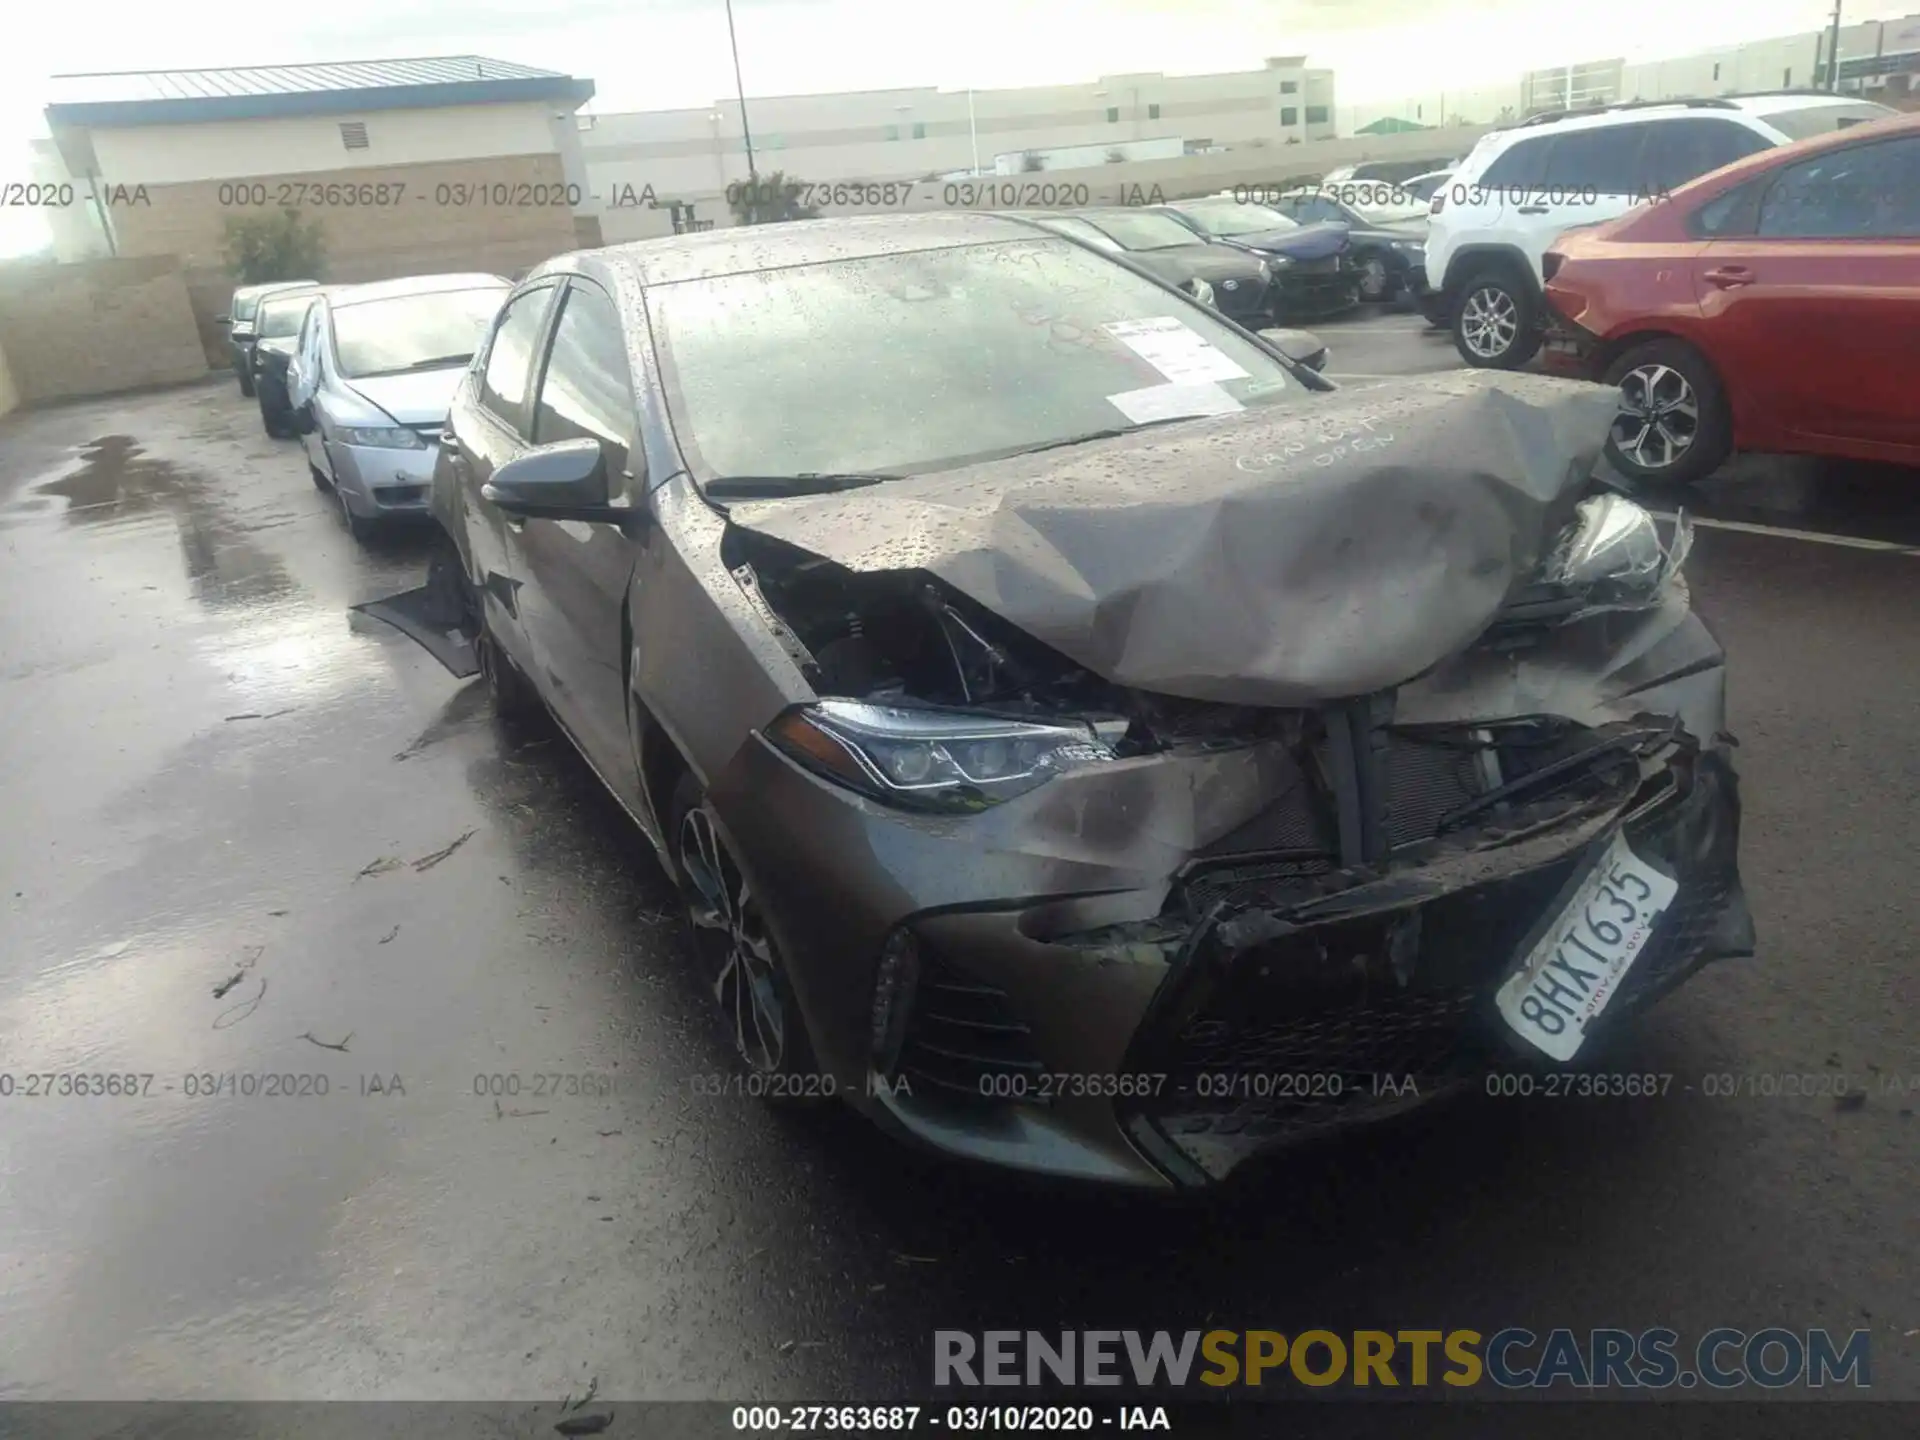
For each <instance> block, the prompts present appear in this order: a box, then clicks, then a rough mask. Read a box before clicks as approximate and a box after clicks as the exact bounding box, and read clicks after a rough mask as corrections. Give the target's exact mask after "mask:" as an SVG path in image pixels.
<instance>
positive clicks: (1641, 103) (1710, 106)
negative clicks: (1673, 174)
mask: <svg viewBox="0 0 1920 1440" xmlns="http://www.w3.org/2000/svg"><path fill="white" fill-rule="evenodd" d="M1873 103H1875V102H1873V101H1870V100H1867V99H1865V97H1863V96H1859V95H1835V94H1831V93H1829V92H1826V91H1821V92H1819V93H1818V94H1808V93H1807V92H1805V91H1798V90H1783V91H1777V92H1774V93H1770V94H1760V95H1725V96H1717V97H1714V98H1711V99H1698V100H1634V101H1629V102H1627V103H1626V104H1623V105H1608V106H1602V107H1601V108H1600V109H1597V110H1576V111H1572V112H1569V113H1568V114H1565V115H1553V114H1551V112H1550V113H1549V115H1548V116H1541V117H1536V118H1535V119H1533V120H1532V121H1530V122H1527V123H1524V124H1520V125H1514V126H1511V127H1509V128H1507V129H1505V130H1495V131H1494V132H1493V133H1492V134H1490V135H1483V136H1481V137H1480V142H1479V144H1477V145H1475V146H1474V149H1475V150H1476V151H1478V150H1480V149H1481V148H1482V147H1488V148H1492V147H1491V146H1490V145H1489V142H1492V145H1494V146H1498V147H1499V148H1502V149H1504V148H1505V146H1506V144H1507V143H1508V142H1511V141H1514V140H1518V139H1521V138H1522V137H1525V136H1529V135H1557V134H1560V133H1562V132H1563V131H1568V130H1591V129H1597V128H1600V127H1603V126H1607V125H1631V124H1637V123H1638V122H1640V121H1642V120H1664V119H1671V118H1672V117H1674V116H1676V115H1695V116H1712V115H1716V114H1718V115H1727V114H1730V113H1731V114H1740V115H1748V116H1753V117H1756V118H1758V117H1760V116H1765V115H1779V114H1782V113H1784V112H1786V111H1790V110H1820V109H1826V108H1829V107H1834V106H1847V107H1852V106H1858V105H1862V104H1873Z"/></svg>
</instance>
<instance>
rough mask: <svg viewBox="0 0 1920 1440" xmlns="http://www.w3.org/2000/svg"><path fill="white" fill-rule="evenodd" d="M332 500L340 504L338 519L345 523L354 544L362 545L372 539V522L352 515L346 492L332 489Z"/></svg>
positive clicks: (335, 487)
mask: <svg viewBox="0 0 1920 1440" xmlns="http://www.w3.org/2000/svg"><path fill="white" fill-rule="evenodd" d="M333 494H334V498H335V499H337V500H338V501H339V502H340V518H341V519H342V520H344V521H345V522H346V525H347V534H349V535H351V536H352V537H353V538H354V541H355V543H356V544H360V545H364V544H366V543H367V541H368V540H369V539H370V538H372V535H373V531H374V522H373V521H371V520H368V519H365V518H363V517H362V516H359V515H356V514H354V513H353V506H351V505H349V504H348V503H347V492H346V491H344V490H342V489H341V488H340V487H339V486H338V485H336V486H334V487H333Z"/></svg>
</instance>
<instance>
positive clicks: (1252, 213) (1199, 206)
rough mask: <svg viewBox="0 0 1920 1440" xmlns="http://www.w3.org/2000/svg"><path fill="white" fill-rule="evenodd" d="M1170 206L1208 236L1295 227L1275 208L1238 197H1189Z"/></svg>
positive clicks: (1247, 233)
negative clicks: (1208, 198)
mask: <svg viewBox="0 0 1920 1440" xmlns="http://www.w3.org/2000/svg"><path fill="white" fill-rule="evenodd" d="M1173 208H1174V209H1176V210H1178V211H1179V212H1180V213H1181V214H1182V215H1190V216H1192V217H1193V219H1194V220H1196V221H1197V222H1199V225H1200V228H1201V229H1202V230H1205V231H1206V232H1207V233H1208V234H1209V235H1253V234H1256V233H1258V232H1259V231H1261V230H1293V229H1297V228H1298V227H1297V226H1296V225H1295V224H1294V222H1293V221H1291V220H1289V219H1288V218H1287V217H1286V216H1284V215H1282V214H1281V213H1280V212H1279V211H1278V210H1269V209H1268V208H1267V207H1266V206H1264V205H1248V204H1243V203H1242V202H1240V201H1238V200H1189V201H1187V202H1185V203H1184V204H1181V205H1176V206H1174V207H1173Z"/></svg>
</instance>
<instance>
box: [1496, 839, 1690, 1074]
mask: <svg viewBox="0 0 1920 1440" xmlns="http://www.w3.org/2000/svg"><path fill="white" fill-rule="evenodd" d="M1679 890H1680V887H1679V885H1678V884H1676V883H1675V882H1674V881H1673V880H1671V879H1669V878H1668V877H1667V876H1665V875H1662V874H1661V873H1660V872H1659V871H1658V870H1656V869H1654V868H1653V866H1651V865H1649V864H1647V862H1646V861H1644V860H1642V859H1641V858H1640V857H1639V856H1637V855H1635V854H1634V853H1633V850H1632V848H1631V847H1630V846H1629V845H1628V844H1627V838H1626V836H1625V835H1615V836H1614V837H1613V843H1612V844H1610V845H1609V846H1608V847H1607V849H1606V853H1605V854H1603V855H1602V856H1601V857H1600V859H1599V861H1598V862H1597V863H1596V864H1595V865H1594V867H1593V868H1592V869H1591V870H1589V871H1588V872H1587V876H1586V878H1585V879H1584V880H1583V881H1582V882H1581V884H1580V888H1579V889H1578V890H1576V891H1575V892H1574V895H1573V898H1572V899H1571V900H1570V901H1568V902H1567V904H1566V906H1565V908H1563V909H1562V910H1561V911H1560V913H1559V915H1558V916H1556V917H1555V919H1554V922H1553V924H1552V925H1551V926H1550V927H1549V928H1548V929H1547V931H1546V933H1545V934H1544V935H1542V936H1541V937H1540V941H1539V943H1538V944H1536V945H1535V946H1534V947H1533V948H1532V949H1531V950H1529V951H1528V952H1527V955H1526V958H1525V959H1523V960H1522V961H1521V962H1520V967H1519V969H1517V970H1515V971H1514V972H1513V974H1512V975H1510V976H1508V977H1507V982H1506V984H1504V985H1502V986H1501V987H1500V994H1499V996H1498V998H1497V1002H1496V1003H1497V1004H1498V1005H1499V1008H1500V1014H1501V1017H1502V1018H1503V1019H1505V1020H1506V1022H1507V1024H1508V1025H1509V1026H1511V1027H1512V1029H1513V1032H1514V1034H1516V1035H1518V1036H1519V1037H1520V1038H1521V1039H1522V1040H1525V1041H1526V1042H1527V1043H1528V1044H1530V1045H1532V1046H1534V1047H1535V1048H1536V1049H1539V1050H1541V1051H1544V1052H1545V1053H1546V1054H1548V1055H1551V1056H1552V1057H1553V1058H1554V1059H1556V1060H1571V1059H1572V1058H1573V1057H1574V1055H1575V1054H1576V1053H1578V1051H1579V1049H1580V1046H1581V1045H1582V1044H1583V1043H1584V1042H1585V1040H1586V1038H1587V1027H1588V1026H1589V1025H1590V1024H1592V1023H1593V1021H1594V1019H1595V1018H1596V1017H1598V1016H1599V1014H1600V1012H1601V1011H1603V1010H1605V1009H1606V1008H1607V1002H1608V1001H1610V1000H1612V999H1613V997H1614V995H1615V993H1616V992H1618V990H1619V988H1620V981H1621V979H1622V978H1623V977H1624V976H1625V975H1626V973H1627V970H1628V968H1629V967H1630V966H1631V965H1632V964H1633V962H1634V960H1635V959H1636V958H1638V956H1639V954H1640V952H1641V950H1643V949H1644V948H1645V947H1646V943H1647V940H1648V938H1649V937H1650V936H1651V935H1652V934H1653V926H1654V922H1655V921H1656V920H1658V919H1659V918H1660V915H1661V913H1662V912H1663V911H1665V910H1666V908H1667V907H1668V906H1669V905H1671V904H1672V903H1673V897H1674V896H1675V895H1676V894H1678V893H1679Z"/></svg>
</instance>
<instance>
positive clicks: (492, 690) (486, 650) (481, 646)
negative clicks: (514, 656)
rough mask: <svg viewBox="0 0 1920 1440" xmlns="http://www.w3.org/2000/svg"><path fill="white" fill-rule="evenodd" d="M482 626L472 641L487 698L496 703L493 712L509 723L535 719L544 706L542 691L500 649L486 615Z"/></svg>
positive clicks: (482, 617)
mask: <svg viewBox="0 0 1920 1440" xmlns="http://www.w3.org/2000/svg"><path fill="white" fill-rule="evenodd" d="M479 626H480V629H479V634H478V635H476V636H475V637H474V642H473V658H474V661H475V663H477V664H478V665H479V667H480V678H481V679H482V680H483V681H485V682H486V686H487V698H488V699H489V700H491V701H492V702H493V713H494V714H495V715H496V716H498V717H499V718H500V719H501V720H504V721H506V722H507V723H509V724H516V723H519V722H522V721H526V720H531V719H533V718H535V717H536V716H537V715H538V714H539V713H540V709H541V705H540V694H539V692H538V691H536V690H535V689H534V688H533V682H532V681H530V680H528V679H527V677H526V676H524V675H522V674H521V673H520V667H519V666H517V665H515V664H514V663H513V661H512V660H510V659H509V658H508V657H507V653H506V651H504V650H502V649H501V648H500V642H499V641H498V640H496V639H495V638H494V635H493V631H492V629H491V628H489V626H488V625H487V622H486V617H485V616H484V615H482V616H481V618H480V622H479Z"/></svg>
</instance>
